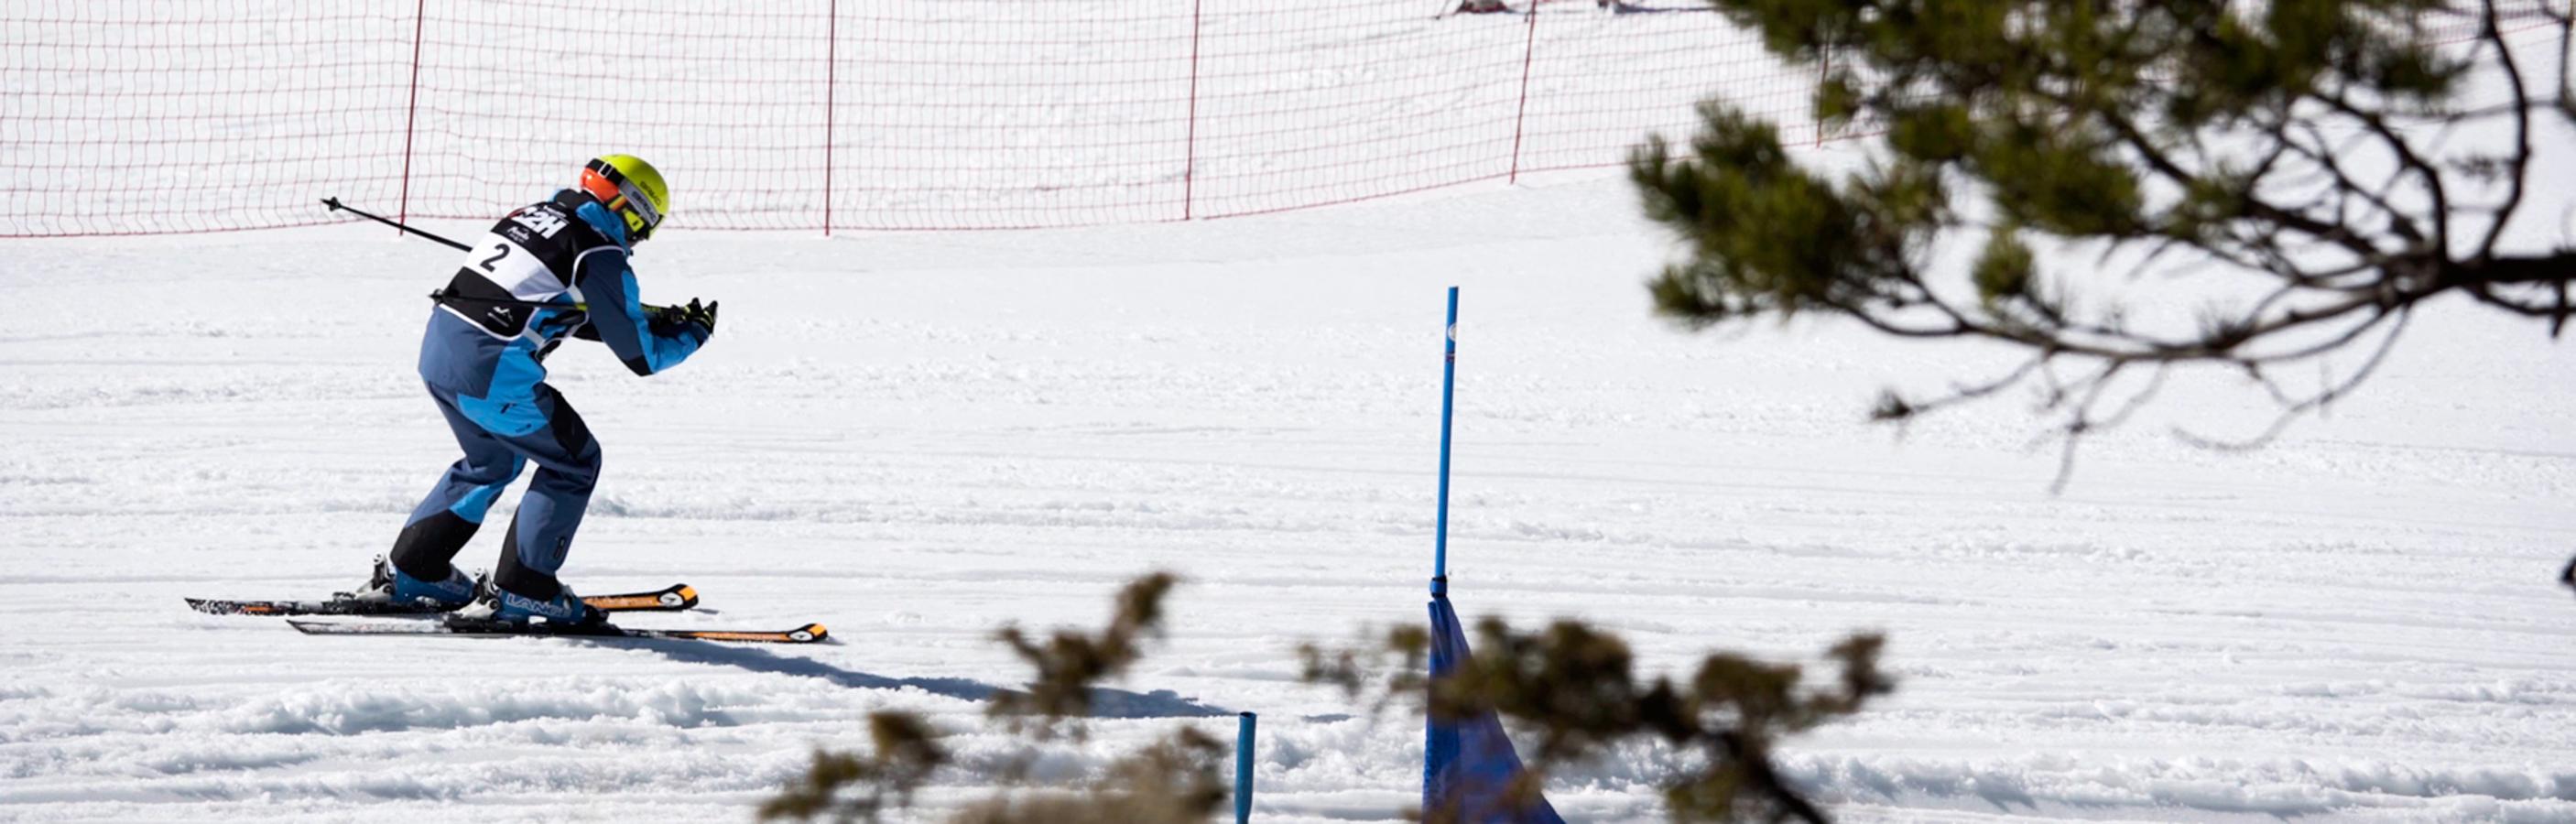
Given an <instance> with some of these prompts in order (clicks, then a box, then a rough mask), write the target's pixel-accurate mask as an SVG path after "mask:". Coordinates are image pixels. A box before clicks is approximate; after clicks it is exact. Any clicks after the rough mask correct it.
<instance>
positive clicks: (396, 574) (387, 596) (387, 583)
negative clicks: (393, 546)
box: [348, 555, 476, 610]
mask: <svg viewBox="0 0 2576 824" xmlns="http://www.w3.org/2000/svg"><path fill="white" fill-rule="evenodd" d="M475 588H476V584H475V581H474V579H472V578H467V577H465V572H464V571H463V570H459V569H456V568H454V567H449V568H448V570H447V579H446V580H443V581H424V580H421V579H419V578H414V577H411V576H410V575H408V574H405V573H404V572H403V571H402V570H401V569H400V568H398V567H395V566H394V565H393V564H392V563H390V562H387V561H386V560H385V558H384V556H381V555H379V556H376V571H375V573H374V574H372V575H369V576H368V577H367V585H366V586H365V587H362V588H360V589H359V590H358V591H356V592H352V593H348V596H349V597H350V598H352V599H356V600H360V601H374V602H377V603H386V604H401V605H404V606H418V607H423V608H427V609H434V610H451V609H456V608H458V607H462V606H465V605H466V604H470V603H473V602H474V591H475Z"/></svg>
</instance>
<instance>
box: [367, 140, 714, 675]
mask: <svg viewBox="0 0 2576 824" xmlns="http://www.w3.org/2000/svg"><path fill="white" fill-rule="evenodd" d="M669 208H670V190H669V189H668V188H666V187H665V186H664V184H663V182H662V174H661V172H658V171H655V170H654V168H653V167H652V165H650V164H647V163H645V162H644V161H643V160H641V159H638V158H636V157H633V156H631V155H607V156H603V157H600V158H598V159H595V160H592V161H590V163H589V164H587V165H586V166H584V167H583V169H582V172H581V182H580V184H579V185H577V186H576V187H574V188H571V189H565V190H562V191H559V192H556V193H555V195H554V197H552V198H550V199H548V200H545V201H542V202H539V203H535V204H531V205H529V206H526V207H523V208H521V209H519V210H518V211H515V212H511V213H510V214H509V216H508V217H504V218H502V219H501V221H500V222H499V223H497V224H495V225H493V227H492V231H491V233H490V234H488V235H485V236H484V238H483V240H482V242H481V243H480V244H477V245H476V246H475V248H474V250H473V251H472V252H469V253H467V254H466V256H465V263H464V265H463V266H462V267H461V268H459V269H458V270H457V272H456V276H455V278H454V279H452V280H450V281H449V282H448V284H447V288H445V289H442V290H440V291H438V292H435V293H432V296H433V297H435V298H437V306H436V307H435V308H433V309H432V310H431V311H430V315H429V328H428V329H427V331H426V332H424V333H423V335H422V336H421V343H420V377H421V380H422V381H423V382H425V383H427V384H428V386H429V395H430V398H431V399H432V400H434V401H436V402H437V403H438V411H439V413H440V414H442V415H444V416H445V417H446V418H447V426H448V428H449V429H451V430H453V431H454V433H455V435H456V443H457V445H458V446H461V447H463V448H464V450H465V457H464V458H462V459H460V460H458V461H457V462H456V463H455V464H454V465H452V466H449V467H448V468H447V474H446V476H445V477H442V478H440V479H439V481H438V485H437V486H434V487H432V488H431V489H430V491H429V497H427V498H425V499H423V500H422V501H421V502H420V506H419V507H418V508H417V509H414V510H413V511H412V514H411V519H410V520H409V521H408V522H406V523H405V524H404V525H403V528H402V532H401V534H400V535H398V536H397V537H395V539H394V547H393V551H392V553H391V554H390V556H389V557H386V558H379V559H377V562H376V570H375V573H374V575H373V576H372V578H371V579H370V580H369V582H368V585H367V587H366V588H365V589H362V590H360V591H359V592H358V593H356V596H357V597H359V598H362V599H367V600H381V601H390V602H394V603H400V604H405V605H421V606H429V607H436V608H440V609H453V610H457V615H458V616H459V617H462V618H477V619H496V620H502V621H511V622H518V623H528V622H532V621H541V622H545V623H549V624H586V623H591V622H596V621H599V620H600V614H599V613H598V612H597V611H595V610H592V609H591V608H590V607H589V606H588V605H586V604H584V603H582V601H581V598H580V597H579V596H576V595H574V594H573V591H572V589H571V588H570V587H566V586H564V585H563V583H562V582H561V581H558V580H556V579H555V571H556V570H557V569H559V568H561V567H562V566H563V562H564V554H565V552H566V550H568V549H570V548H571V546H572V537H573V532H574V530H575V529H577V528H578V527H580V526H581V515H582V510H583V509H584V508H586V507H588V506H589V504H590V492H591V487H592V486H593V485H594V484H595V483H596V482H597V481H598V480H599V465H600V451H599V444H598V443H597V442H596V441H593V440H592V439H591V436H590V428H589V427H587V426H584V425H583V424H582V421H581V415H579V414H578V413H575V412H574V411H573V408H572V405H571V404H569V403H566V402H565V401H564V398H563V395H562V394H561V393H558V392H556V391H555V388H554V387H552V386H548V385H546V383H545V377H546V370H545V366H544V362H545V357H546V355H547V353H550V352H553V351H554V349H555V346H556V345H558V344H560V343H562V342H563V339H564V338H565V337H579V338H583V339H586V340H597V341H600V342H602V343H605V344H607V345H608V349H609V351H611V352H614V353H616V355H617V357H618V359H619V360H622V361H624V362H625V363H626V368H628V369H631V370H634V372H635V374H637V375H651V374H654V373H657V372H661V371H663V370H666V369H669V368H671V367H673V366H677V365H679V363H680V362H681V361H683V360H687V359H688V357H689V355H690V354H691V353H694V352H696V351H697V350H698V347H700V346H703V345H705V344H706V342H707V338H708V337H709V336H711V335H713V334H715V327H716V304H714V303H709V304H706V305H705V306H700V305H699V304H698V302H697V301H696V300H694V299H692V300H690V301H689V303H688V305H686V306H672V307H652V306H646V305H644V304H642V303H640V302H638V300H637V297H638V296H637V292H636V286H635V272H634V270H633V269H632V268H630V267H629V266H628V263H627V258H628V257H630V256H631V255H632V254H633V249H634V246H635V244H636V243H638V242H641V241H643V240H644V239H646V238H649V237H652V236H653V229H654V227H655V226H658V225H660V224H661V222H662V217H663V215H665V214H667V213H668V211H669ZM529 463H534V464H536V465H537V469H536V473H535V478H534V479H533V480H531V481H530V482H529V483H528V492H527V495H526V496H525V498H524V499H522V500H521V501H520V503H519V511H518V514H517V515H516V516H515V517H514V518H512V522H511V524H510V530H509V534H508V535H507V536H506V537H504V538H503V539H502V541H501V560H500V563H499V565H498V567H496V568H495V570H494V571H493V574H492V576H491V578H490V580H489V582H488V584H483V583H480V582H477V581H475V580H473V579H469V578H468V577H466V575H465V573H464V572H463V571H460V570H458V569H457V568H456V567H455V565H454V564H452V563H450V562H451V561H452V560H453V559H454V558H455V557H456V553H457V552H458V551H460V550H462V549H464V548H465V542H466V541H467V540H468V539H470V538H472V537H474V532H475V530H476V529H478V528H479V527H481V526H482V522H483V515H484V513H485V511H486V510H489V509H490V508H491V506H492V500H493V499H494V498H495V497H498V496H499V495H500V494H501V490H502V489H503V488H505V487H507V486H509V484H510V481H511V480H513V479H515V478H517V477H518V475H519V471H520V470H521V469H522V468H524V467H525V466H526V465H527V464H529Z"/></svg>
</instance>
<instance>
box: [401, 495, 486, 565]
mask: <svg viewBox="0 0 2576 824" xmlns="http://www.w3.org/2000/svg"><path fill="white" fill-rule="evenodd" d="M482 526H483V525H482V524H478V523H475V522H473V521H468V520H465V519H464V518H463V517H462V516H459V515H457V514H456V513H454V512H448V511H444V510H441V511H440V512H439V513H438V514H435V515H431V516H429V517H427V518H422V519H420V520H417V521H413V522H411V525H409V526H405V527H403V531H402V534H401V535H397V536H394V550H393V552H391V553H388V557H389V558H390V559H391V560H392V561H393V564H394V568H396V569H400V570H402V572H403V574H404V575H409V576H411V577H414V578H418V579H421V580H423V581H444V580H447V574H448V573H449V572H452V571H454V570H455V568H456V567H455V564H454V562H455V560H456V553H457V552H458V551H460V550H463V549H464V548H465V542H466V541H470V540H473V539H474V531H475V530H477V529H480V528H482Z"/></svg>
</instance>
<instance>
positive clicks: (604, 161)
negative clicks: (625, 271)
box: [581, 154, 671, 240]
mask: <svg viewBox="0 0 2576 824" xmlns="http://www.w3.org/2000/svg"><path fill="white" fill-rule="evenodd" d="M581 189H582V191H585V192H589V193H590V196H591V197H595V198H598V199H599V204H600V205H602V206H606V207H608V210H609V211H610V212H612V213H615V214H616V215H617V216H619V217H621V218H624V219H625V220H626V235H627V236H628V237H631V238H634V239H636V240H643V239H645V238H648V237H652V236H653V227H655V226H660V225H662V216H663V215H666V214H670V211H671V189H670V187H668V186H665V185H663V183H662V173H661V172H660V171H657V170H655V169H654V168H653V164H650V163H646V162H644V159H643V158H640V157H636V156H634V155H622V154H613V155H601V156H599V157H596V158H593V159H591V161H590V163H589V165H586V166H583V167H582V169H581Z"/></svg>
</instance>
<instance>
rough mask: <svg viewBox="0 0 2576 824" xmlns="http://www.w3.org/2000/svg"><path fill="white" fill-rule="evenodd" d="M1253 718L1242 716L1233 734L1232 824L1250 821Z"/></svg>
mask: <svg viewBox="0 0 2576 824" xmlns="http://www.w3.org/2000/svg"><path fill="white" fill-rule="evenodd" d="M1254 719H1255V716H1254V715H1253V714H1252V713H1249V712H1247V713H1244V714H1243V726H1241V727H1239V728H1237V729H1236V730H1235V733H1234V824H1249V822H1251V821H1252V726H1253V722H1254Z"/></svg>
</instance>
